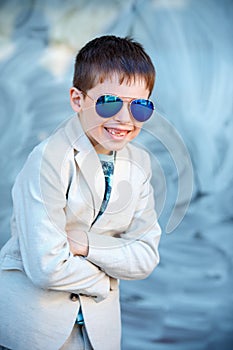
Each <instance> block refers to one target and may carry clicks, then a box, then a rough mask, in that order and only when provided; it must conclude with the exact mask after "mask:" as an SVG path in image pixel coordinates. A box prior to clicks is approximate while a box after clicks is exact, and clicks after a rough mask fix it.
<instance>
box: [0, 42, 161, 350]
mask: <svg viewBox="0 0 233 350" xmlns="http://www.w3.org/2000/svg"><path fill="white" fill-rule="evenodd" d="M154 79H155V70H154V67H153V64H152V62H151V60H150V58H149V56H148V55H147V54H146V53H145V51H144V49H143V48H142V46H141V45H140V44H138V43H137V42H135V41H133V40H132V39H129V38H119V37H115V36H102V37H99V38H96V39H94V40H92V41H90V42H89V43H87V44H86V45H85V46H84V48H83V49H81V50H80V52H79V53H78V55H77V57H76V63H75V72H74V79H73V87H72V88H71V89H70V101H71V106H72V108H73V110H74V111H75V113H76V114H77V115H75V117H73V118H71V119H70V120H68V121H67V122H66V123H65V124H64V125H63V126H61V127H60V128H59V129H58V130H57V131H56V132H55V133H54V134H53V135H52V136H51V137H50V138H48V139H47V140H45V141H44V142H42V143H41V144H40V145H38V146H37V147H36V148H35V149H34V150H33V151H32V153H31V154H30V156H29V157H28V160H27V161H26V163H25V165H24V168H23V169H22V171H21V172H20V174H19V175H18V177H17V179H16V182H15V185H14V187H13V191H12V195H13V207H14V215H13V219H12V237H11V239H10V240H9V241H8V242H7V243H6V245H5V246H4V247H3V249H2V251H1V255H0V258H1V260H0V261H1V265H0V266H1V269H0V285H1V289H0V300H1V305H0V319H1V323H0V344H1V345H2V346H3V347H7V348H10V349H13V350H28V349H33V350H37V349H38V350H41V349H46V350H49V349H51V350H57V349H62V350H65V349H70V350H71V349H76V350H78V349H95V350H109V349H111V350H119V349H120V340H121V325H120V306H119V288H118V280H119V279H142V278H145V277H147V276H148V275H149V274H150V273H151V272H152V270H153V269H154V268H155V266H156V265H157V264H158V262H159V255H158V244H159V239H160V228H159V225H158V223H157V218H156V213H155V211H154V200H153V190H152V187H151V185H150V176H151V173H150V161H149V156H148V155H147V153H146V152H145V151H143V150H141V149H139V148H137V147H135V146H133V145H130V144H129V141H131V140H133V139H134V138H135V137H136V136H137V135H138V134H139V132H140V129H141V127H142V125H143V123H144V121H146V120H148V119H149V118H150V117H151V115H152V113H153V109H154V107H153V103H152V102H151V101H150V100H148V97H149V96H150V94H151V91H152V89H153V85H154Z"/></svg>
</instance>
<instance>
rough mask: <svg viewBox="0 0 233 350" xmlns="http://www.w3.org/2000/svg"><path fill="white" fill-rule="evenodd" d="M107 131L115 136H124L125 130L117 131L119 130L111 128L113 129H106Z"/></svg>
mask: <svg viewBox="0 0 233 350" xmlns="http://www.w3.org/2000/svg"><path fill="white" fill-rule="evenodd" d="M108 132H109V133H110V134H112V135H117V136H124V135H125V134H126V131H119V130H113V129H108Z"/></svg>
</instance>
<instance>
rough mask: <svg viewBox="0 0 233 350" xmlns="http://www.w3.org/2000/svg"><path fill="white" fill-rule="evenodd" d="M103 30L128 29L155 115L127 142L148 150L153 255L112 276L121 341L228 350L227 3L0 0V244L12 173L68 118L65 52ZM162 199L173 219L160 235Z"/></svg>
mask: <svg viewBox="0 0 233 350" xmlns="http://www.w3.org/2000/svg"><path fill="white" fill-rule="evenodd" d="M105 33H107V34H116V35H123V36H125V35H132V36H133V37H134V38H135V39H136V40H138V41H140V42H141V43H142V44H143V45H144V47H145V48H146V50H147V51H148V52H149V54H150V55H151V57H152V59H153V61H154V63H155V66H156V69H157V84H156V88H155V90H154V92H153V95H152V98H153V99H154V101H155V105H156V108H157V112H156V113H155V116H154V119H153V120H152V121H150V122H149V123H148V124H147V128H145V131H143V132H142V133H141V136H139V138H138V141H137V142H138V143H140V144H141V145H142V146H143V147H144V148H146V149H147V150H148V151H149V152H150V154H151V158H152V164H153V185H154V188H155V198H156V206H157V211H158V215H159V219H160V223H161V225H162V228H163V236H162V240H161V245H160V254H161V263H160V265H159V267H158V268H157V269H156V270H155V271H154V273H153V274H152V275H151V276H150V277H149V278H148V279H146V280H144V281H134V282H122V283H121V299H122V322H123V346H122V348H123V350H137V349H138V350H139V349H140V350H142V349H143V350H144V349H145V350H152V349H153V350H219V349H222V350H232V349H233V293H232V292H233V279H232V276H233V273H232V267H233V254H232V251H233V226H232V220H233V186H232V185H233V179H232V174H233V137H232V134H233V79H232V76H233V44H232V37H233V2H232V1H231V0H222V1H219V0H141V1H140V0H139V1H128V2H127V1H123V0H118V1H113V0H109V1H107V0H101V1H97V0H91V1H84V0H68V1H62V0H51V1H45V0H42V1H39V0H21V1H18V0H0V133H1V134H0V135H1V137H0V157H1V158H0V174H1V176H0V246H2V245H3V244H4V242H5V241H6V240H7V239H8V238H9V236H10V226H9V219H10V215H11V210H12V202H11V194H10V190H11V187H12V184H13V182H14V179H15V176H16V175H17V173H18V171H19V170H20V168H21V167H22V165H23V163H24V161H25V159H26V157H27V155H28V153H29V152H30V151H31V149H32V148H33V147H34V146H35V145H36V144H37V143H38V142H40V141H41V140H43V139H44V138H45V137H47V136H48V135H49V134H50V133H51V132H52V131H53V130H54V129H55V128H56V127H57V126H58V125H59V124H60V123H61V122H62V121H63V120H65V119H67V118H69V117H70V116H71V115H72V110H71V108H70V106H69V98H68V97H69V93H68V89H69V87H70V86H71V81H72V74H73V63H74V57H75V54H76V52H77V51H78V50H79V49H80V48H81V47H82V45H84V44H85V43H86V42H87V41H88V40H90V39H92V38H94V37H96V36H99V35H101V34H105ZM157 114H158V115H157ZM185 147H186V148H187V149H186V148H185ZM189 157H190V159H191V163H190V159H189ZM190 164H192V166H191V165H190ZM192 170H193V173H192ZM178 185H180V187H178ZM191 191H192V199H191V203H190V207H189V209H188V211H187V213H186V215H184V214H185V211H186V205H187V204H188V202H189V199H190V193H191ZM177 198H178V200H177V202H176V199H177ZM175 202H176V204H175ZM174 207H175V208H176V214H175V215H176V217H178V219H177V221H179V220H180V219H182V218H183V217H184V218H183V220H182V222H181V224H180V225H179V226H178V227H176V228H175V225H174V229H173V230H172V232H171V233H169V234H167V233H166V227H167V223H168V220H169V218H170V217H171V215H172V214H171V213H172V209H174ZM126 263H127V262H126Z"/></svg>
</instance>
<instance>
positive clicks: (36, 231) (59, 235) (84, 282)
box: [12, 146, 110, 300]
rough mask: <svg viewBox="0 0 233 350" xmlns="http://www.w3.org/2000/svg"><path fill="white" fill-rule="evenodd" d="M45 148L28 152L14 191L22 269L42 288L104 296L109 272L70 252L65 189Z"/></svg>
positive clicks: (107, 287) (98, 298)
mask: <svg viewBox="0 0 233 350" xmlns="http://www.w3.org/2000/svg"><path fill="white" fill-rule="evenodd" d="M45 148H46V146H45ZM43 153H44V150H41V149H40V151H38V150H34V151H33V152H32V154H31V155H30V156H29V159H28V160H27V162H26V164H25V166H24V168H23V170H22V171H21V173H20V174H19V175H18V177H17V179H16V182H15V185H14V187H13V190H12V195H13V206H14V215H15V221H16V226H17V231H18V235H19V244H20V252H21V256H22V261H23V266H24V269H25V272H26V274H27V276H28V277H29V278H30V279H31V280H32V282H33V283H34V284H35V285H37V286H38V287H40V288H44V289H53V290H58V291H69V292H74V293H75V292H76V293H80V294H85V295H90V296H93V297H96V300H102V299H104V298H106V297H107V295H108V292H109V289H110V279H109V276H107V275H106V273H105V272H104V271H101V269H100V268H99V267H98V266H96V265H95V264H93V263H92V262H90V261H88V260H86V259H84V258H83V257H78V256H73V255H72V254H71V252H70V249H69V244H68V241H67V235H66V215H65V206H66V189H65V187H64V184H63V183H62V181H61V173H60V171H58V169H59V167H58V166H57V164H56V161H53V162H51V161H48V160H47V159H44V156H43ZM53 154H54V153H53ZM60 170H61V168H60Z"/></svg>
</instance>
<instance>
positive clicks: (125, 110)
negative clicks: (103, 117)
mask: <svg viewBox="0 0 233 350" xmlns="http://www.w3.org/2000/svg"><path fill="white" fill-rule="evenodd" d="M113 119H114V120H115V121H118V122H120V123H122V124H129V123H132V116H131V113H130V110H129V104H128V103H127V102H124V103H123V106H122V108H121V109H120V111H119V112H118V113H117V114H116V115H115V116H114V117H113Z"/></svg>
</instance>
